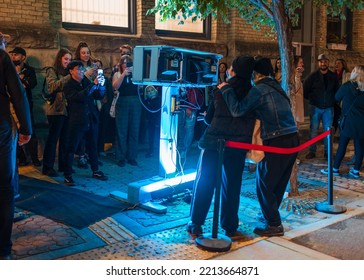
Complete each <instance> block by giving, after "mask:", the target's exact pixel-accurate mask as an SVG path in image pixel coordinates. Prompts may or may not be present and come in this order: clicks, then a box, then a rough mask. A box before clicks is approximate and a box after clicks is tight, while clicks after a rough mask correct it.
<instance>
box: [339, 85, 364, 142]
mask: <svg viewBox="0 0 364 280" xmlns="http://www.w3.org/2000/svg"><path fill="white" fill-rule="evenodd" d="M335 99H336V101H338V102H340V101H342V111H341V114H347V117H346V120H345V124H344V129H343V130H342V131H341V132H340V133H342V134H343V135H344V136H346V137H350V138H353V139H354V138H355V139H357V138H360V139H364V92H363V91H360V90H358V89H357V85H356V84H355V83H352V82H347V83H345V84H343V85H342V86H341V87H340V89H339V90H338V92H337V93H336V95H335ZM351 105H353V106H352V107H351V108H350V106H351ZM349 109H350V110H349Z"/></svg>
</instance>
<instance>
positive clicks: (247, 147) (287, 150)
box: [225, 130, 330, 154]
mask: <svg viewBox="0 0 364 280" xmlns="http://www.w3.org/2000/svg"><path fill="white" fill-rule="evenodd" d="M329 134H330V130H327V131H325V132H324V133H322V134H320V135H318V136H316V137H315V138H312V139H310V140H309V141H307V142H305V143H303V144H301V145H299V146H297V147H293V148H280V147H272V146H263V145H256V144H248V143H241V142H234V141H226V142H225V147H228V148H235V149H245V150H257V151H264V152H269V153H275V154H294V153H298V152H299V151H301V150H303V149H305V148H307V147H309V146H311V145H312V144H313V143H316V142H318V141H320V140H321V139H323V138H325V137H326V136H327V135H329Z"/></svg>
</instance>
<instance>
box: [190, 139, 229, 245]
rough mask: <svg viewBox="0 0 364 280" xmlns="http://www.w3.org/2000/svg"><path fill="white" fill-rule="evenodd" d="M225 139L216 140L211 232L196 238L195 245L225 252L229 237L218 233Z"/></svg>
mask: <svg viewBox="0 0 364 280" xmlns="http://www.w3.org/2000/svg"><path fill="white" fill-rule="evenodd" d="M224 148H225V140H224V139H219V140H218V152H219V161H218V167H217V173H216V187H215V202H214V216H213V221H212V234H203V235H202V236H200V237H198V238H196V240H195V241H196V244H197V246H199V247H201V248H203V249H205V250H207V251H212V252H225V251H228V250H230V248H231V239H230V238H229V237H227V236H225V235H223V234H218V228H219V218H220V193H221V182H222V165H223V160H224Z"/></svg>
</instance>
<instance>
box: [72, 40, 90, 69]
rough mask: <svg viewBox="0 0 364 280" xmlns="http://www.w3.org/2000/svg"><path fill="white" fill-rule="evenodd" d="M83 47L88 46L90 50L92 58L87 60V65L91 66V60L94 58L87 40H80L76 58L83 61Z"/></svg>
mask: <svg viewBox="0 0 364 280" xmlns="http://www.w3.org/2000/svg"><path fill="white" fill-rule="evenodd" d="M82 48H88V50H89V52H90V59H89V60H88V61H87V66H91V61H93V60H94V58H93V56H92V53H91V49H90V47H89V46H88V45H87V43H86V42H80V43H79V44H78V46H77V49H76V52H75V59H76V60H80V61H81V49H82Z"/></svg>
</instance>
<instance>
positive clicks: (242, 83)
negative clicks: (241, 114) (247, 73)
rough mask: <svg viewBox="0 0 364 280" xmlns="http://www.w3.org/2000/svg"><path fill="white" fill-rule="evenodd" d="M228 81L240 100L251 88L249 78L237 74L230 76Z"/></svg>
mask: <svg viewBox="0 0 364 280" xmlns="http://www.w3.org/2000/svg"><path fill="white" fill-rule="evenodd" d="M228 83H229V84H230V85H231V86H232V88H233V89H234V91H235V93H236V96H237V98H238V100H239V101H240V100H242V99H243V98H244V97H245V96H246V95H247V94H248V92H249V90H250V89H251V88H252V84H251V81H250V79H247V78H241V77H238V76H234V77H232V78H230V79H229V81H228Z"/></svg>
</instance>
